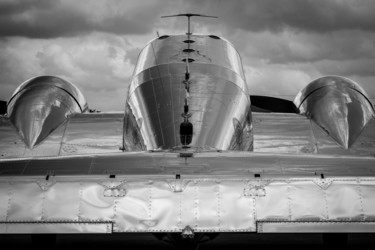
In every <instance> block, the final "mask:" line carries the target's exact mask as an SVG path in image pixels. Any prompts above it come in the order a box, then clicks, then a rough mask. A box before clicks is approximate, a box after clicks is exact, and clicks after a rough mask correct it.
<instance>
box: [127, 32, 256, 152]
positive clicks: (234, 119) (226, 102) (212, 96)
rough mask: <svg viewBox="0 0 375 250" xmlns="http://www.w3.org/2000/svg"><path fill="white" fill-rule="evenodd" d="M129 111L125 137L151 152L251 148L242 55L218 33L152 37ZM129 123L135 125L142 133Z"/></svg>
mask: <svg viewBox="0 0 375 250" xmlns="http://www.w3.org/2000/svg"><path fill="white" fill-rule="evenodd" d="M187 62H188V63H187ZM186 79H188V80H186ZM187 86H188V87H187ZM125 112H126V118H125V130H124V133H125V137H126V138H134V139H135V141H139V144H140V145H144V147H145V148H146V149H147V150H155V149H156V150H159V149H161V150H168V149H176V148H177V149H179V148H181V147H183V146H186V145H188V147H191V148H195V149H199V150H201V149H202V150H212V149H215V150H245V151H248V150H252V142H253V140H252V136H253V135H252V122H251V111H250V98H249V93H248V91H247V84H246V81H245V76H244V73H243V69H242V63H241V58H240V56H239V54H238V52H237V51H236V50H235V48H234V47H233V45H232V44H230V43H229V42H228V41H226V40H225V39H223V38H220V37H217V36H209V35H176V36H162V37H159V38H156V39H155V40H153V41H151V42H150V43H149V44H148V45H147V46H146V47H145V48H144V49H143V50H142V51H141V53H140V55H139V58H138V62H137V65H136V68H135V70H134V77H133V80H132V83H131V85H130V88H129V92H128V99H127V108H126V111H125ZM185 116H186V117H185ZM185 119H186V121H185ZM131 121H133V122H131ZM128 127H136V128H137V129H136V130H137V131H139V135H136V136H135V135H134V131H135V130H134V129H127V128H128ZM125 144H126V143H125ZM125 147H129V146H127V145H125Z"/></svg>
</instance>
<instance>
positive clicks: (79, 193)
mask: <svg viewBox="0 0 375 250" xmlns="http://www.w3.org/2000/svg"><path fill="white" fill-rule="evenodd" d="M78 195H79V201H78V220H81V207H82V182H79V190H78Z"/></svg>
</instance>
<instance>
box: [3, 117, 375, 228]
mask: <svg viewBox="0 0 375 250" xmlns="http://www.w3.org/2000/svg"><path fill="white" fill-rule="evenodd" d="M89 117H90V118H89ZM122 119H123V118H122V116H121V115H119V114H108V115H105V114H103V115H102V114H91V115H90V114H87V115H84V114H80V115H77V116H73V117H72V118H71V119H70V120H69V121H67V122H66V123H64V124H63V125H62V126H61V127H59V128H58V129H57V130H55V132H54V133H53V134H51V138H48V139H47V141H45V144H46V145H45V150H42V148H41V149H40V151H38V152H39V153H40V154H42V155H41V156H40V157H35V156H32V155H28V153H27V152H26V151H27V150H25V148H23V150H25V151H24V152H26V153H24V154H23V155H21V156H13V157H17V158H9V157H7V159H4V157H3V159H1V160H0V173H1V177H0V187H1V188H0V192H1V195H0V199H1V200H0V204H1V205H0V218H2V219H1V221H0V232H1V233H113V232H183V231H184V230H185V229H186V228H187V227H189V228H192V229H193V230H194V232H296V231H298V232H327V231H340V232H354V231H355V232H370V231H374V230H375V222H374V221H373V218H374V216H375V214H374V206H375V203H374V200H375V178H374V175H375V172H374V170H373V166H374V164H375V159H374V157H373V153H374V152H373V151H371V150H373V149H374V147H370V145H371V146H372V145H374V143H375V136H374V132H373V131H374V125H375V121H374V118H372V120H371V121H370V122H369V124H368V125H367V126H366V128H365V130H364V131H363V133H362V135H361V136H360V137H359V139H358V141H357V142H356V144H355V145H354V146H353V147H352V149H350V150H349V151H346V153H345V154H344V152H343V150H344V149H342V148H341V147H340V146H339V145H338V144H337V143H335V142H334V141H333V140H332V139H331V138H330V137H328V136H327V135H325V134H324V132H323V131H319V129H320V128H319V127H316V126H315V125H314V122H313V121H311V120H310V119H308V118H306V117H304V116H301V115H299V114H288V113H278V114H276V113H253V119H254V128H253V129H254V152H239V151H206V152H204V151H199V150H195V151H191V150H187V151H180V152H173V151H133V152H123V151H122V150H119V149H118V146H119V145H120V146H121V139H122V138H121V136H120V134H121V133H119V132H118V129H119V128H121V126H122ZM1 121H2V123H1V124H2V126H1V132H2V136H4V134H6V133H4V131H5V130H10V128H9V127H7V126H4V124H6V119H4V118H2V119H1ZM89 121H90V124H91V125H90V126H91V127H90V126H88V122H89ZM94 121H95V122H94ZM93 124H96V125H93ZM95 126H97V127H95ZM94 128H95V129H94ZM93 131H95V132H93ZM83 134H84V135H85V136H84V138H86V139H85V140H82V139H81V140H80V138H83V137H82V135H83ZM103 136H105V137H106V138H108V140H107V144H100V143H98V142H99V141H103V140H101V139H102V138H103ZM2 138H5V139H4V140H2V141H1V142H2V143H1V144H2V147H3V148H4V147H5V146H4V144H8V145H12V143H9V142H10V141H7V140H9V138H10V136H8V137H6V136H5V137H2ZM6 138H8V139H6ZM49 140H50V141H49ZM96 140H97V141H96ZM104 141H105V140H104ZM12 142H13V141H12ZM17 144H18V143H14V142H13V145H17ZM56 145H58V146H56ZM41 146H42V145H41ZM54 146H56V148H60V149H61V150H59V153H58V151H57V149H54ZM43 147H44V146H43ZM63 148H66V149H70V151H68V150H65V149H64V150H62V149H63ZM47 149H48V150H47ZM73 149H75V150H73ZM13 150H14V149H12V152H13ZM340 150H341V151H340ZM21 151H22V150H20V152H21ZM36 152H37V151H35V152H34V154H36ZM47 152H48V153H49V154H47ZM103 152H106V153H105V154H102V153H103ZM348 152H349V153H348Z"/></svg>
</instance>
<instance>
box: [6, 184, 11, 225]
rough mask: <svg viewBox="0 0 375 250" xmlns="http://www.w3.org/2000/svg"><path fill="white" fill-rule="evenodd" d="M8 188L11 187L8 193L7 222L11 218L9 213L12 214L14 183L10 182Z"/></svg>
mask: <svg viewBox="0 0 375 250" xmlns="http://www.w3.org/2000/svg"><path fill="white" fill-rule="evenodd" d="M8 186H9V192H8V197H9V198H8V207H7V211H6V215H5V220H6V221H8V217H9V213H10V207H11V203H12V187H13V185H12V182H8Z"/></svg>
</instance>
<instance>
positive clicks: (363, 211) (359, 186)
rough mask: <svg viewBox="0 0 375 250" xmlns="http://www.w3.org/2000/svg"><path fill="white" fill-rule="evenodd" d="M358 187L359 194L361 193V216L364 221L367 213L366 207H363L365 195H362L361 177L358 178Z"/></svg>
mask: <svg viewBox="0 0 375 250" xmlns="http://www.w3.org/2000/svg"><path fill="white" fill-rule="evenodd" d="M357 189H358V195H359V202H360V206H361V213H362V214H361V218H362V220H363V221H364V220H365V219H366V215H365V209H364V207H363V196H362V189H361V179H360V178H357Z"/></svg>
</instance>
